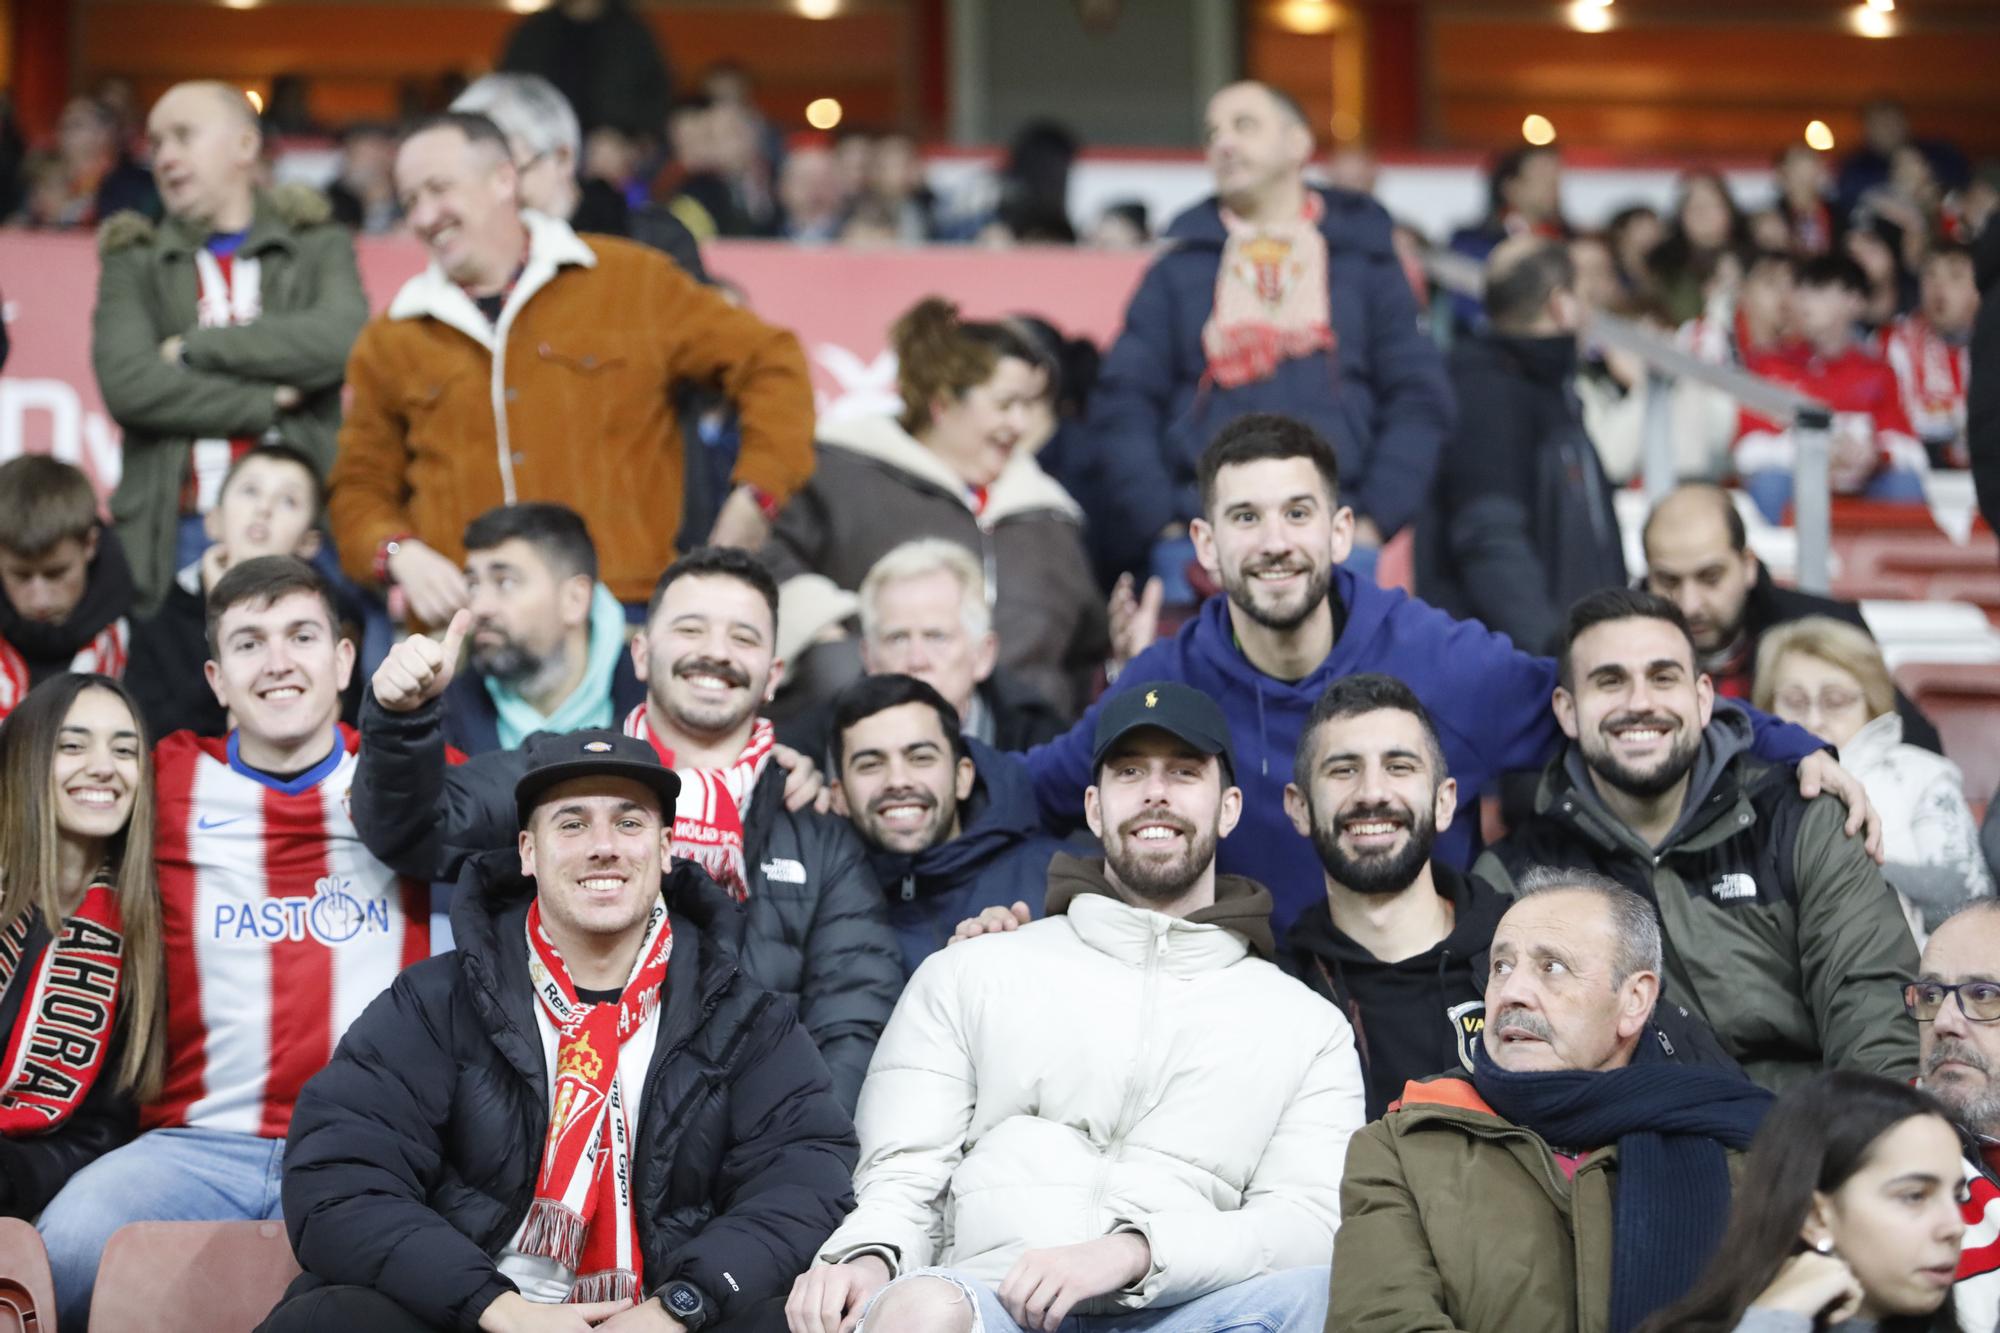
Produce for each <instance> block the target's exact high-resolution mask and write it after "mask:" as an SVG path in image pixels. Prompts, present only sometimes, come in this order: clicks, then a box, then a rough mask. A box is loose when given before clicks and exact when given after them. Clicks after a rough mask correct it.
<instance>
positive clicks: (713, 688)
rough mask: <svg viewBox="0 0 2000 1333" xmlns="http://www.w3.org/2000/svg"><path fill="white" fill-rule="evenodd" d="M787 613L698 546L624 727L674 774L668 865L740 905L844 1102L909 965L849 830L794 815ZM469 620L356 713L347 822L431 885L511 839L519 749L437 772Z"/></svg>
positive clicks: (751, 968) (735, 563)
mask: <svg viewBox="0 0 2000 1333" xmlns="http://www.w3.org/2000/svg"><path fill="white" fill-rule="evenodd" d="M777 616H778V589H777V585H776V584H774V583H773V582H772V581H771V576H770V573H769V572H768V571H767V570H765V568H764V567H763V566H762V565H761V564H759V563H758V562H757V559H756V557H754V556H752V555H749V554H748V553H746V552H743V551H739V550H734V549H730V548H726V547H701V548H698V549H696V550H694V551H691V552H689V553H688V554H687V555H685V556H683V557H682V558H681V559H680V560H678V561H676V562H675V563H674V564H673V565H672V566H670V567H669V568H668V569H667V571H666V573H664V574H662V575H661V576H660V581H659V584H658V585H657V586H656V587H655V588H654V590H653V599H652V606H651V609H650V611H649V613H648V615H647V619H646V625H645V629H644V631H643V632H642V633H641V634H640V635H638V636H637V637H636V638H635V639H634V640H633V643H632V650H631V651H632V665H633V667H634V669H635V670H636V672H637V674H638V677H639V679H640V680H641V681H643V682H644V683H645V685H646V698H645V700H644V701H643V702H642V703H640V704H639V705H638V706H637V707H636V708H634V709H633V710H632V711H631V712H630V713H629V714H627V715H626V717H625V718H624V719H623V731H624V733H625V734H626V735H628V736H635V737H638V738H640V739H643V740H645V741H647V742H648V743H650V744H651V746H652V747H653V750H654V752H655V753H656V754H657V755H658V756H659V758H660V762H661V763H663V764H665V765H667V766H668V767H669V768H672V769H674V770H675V772H676V773H678V774H679V776H680V796H679V800H678V802H677V804H676V808H675V813H674V822H673V855H674V858H675V859H676V860H691V861H696V862H698V863H699V864H700V865H701V867H702V868H703V869H704V870H706V871H707V872H708V874H709V875H710V877H711V878H713V879H714V880H715V881H716V883H718V884H719V885H721V886H722V888H723V889H724V890H726V891H727V892H728V893H729V894H730V895H731V896H732V897H734V898H735V899H736V900H737V901H738V902H741V903H742V904H743V911H744V916H745V938H744V940H743V944H742V961H743V968H744V970H745V971H746V972H747V973H748V974H749V975H750V977H751V979H752V980H754V981H756V982H757V983H758V984H759V985H761V986H763V987H764V988H765V989H767V990H771V991H774V992H776V993H778V994H781V995H785V996H788V997H790V998H791V999H792V1000H794V1001H795V1002H796V1003H797V1004H798V1007H799V1018H800V1021H801V1022H802V1023H803V1024H804V1025H805V1028H806V1031H807V1032H808V1033H810V1034H811V1035H812V1038H813V1041H814V1042H815V1043H816V1044H817V1045H818V1046H819V1050H820V1054H821V1055H822V1056H824V1057H825V1058H826V1062H827V1066H828V1067H829V1068H830V1069H831V1070H832V1071H833V1081H834V1090H835V1091H836V1092H837V1093H838V1094H839V1095H840V1098H841V1102H842V1105H844V1106H848V1107H852V1106H853V1105H854V1101H855V1098H856V1097H857V1096H859V1094H860V1090H861V1079H862V1076H863V1075H864V1074H865V1073H867V1070H868V1060H869V1057H870V1056H871V1055H872V1054H873V1053H874V1050H875V1041H876V1038H877V1037H879V1036H880V1035H881V1032H882V1027H883V1025H884V1024H885V1023H887V1022H888V1019H889V1011H890V1010H891V1009H893V1008H894V1007H895V1003H896V996H897V994H898V993H899V992H900V991H901V990H902V987H903V965H902V957H901V953H900V951H899V949H898V948H897V944H896V936H895V933H894V932H893V931H892V930H891V929H890V928H889V923H888V920H887V918H886V916H885V915H884V911H883V904H882V894H881V890H880V888H879V887H878V886H877V884H876V881H875V876H874V873H873V872H872V871H871V870H870V869H869V866H868V859H867V855H866V849H865V848H864V847H863V846H862V843H861V841H860V839H858V838H857V837H855V835H854V831H853V830H852V829H851V828H849V827H848V825H847V822H846V821H845V820H843V819H840V818H839V817H837V816H835V815H830V814H820V813H818V812H816V811H814V810H812V809H810V808H807V809H803V810H788V809H786V808H785V792H784V788H785V773H784V771H783V770H782V769H781V768H780V767H779V766H778V765H777V764H775V763H773V762H772V749H773V746H774V740H773V735H772V730H771V724H770V723H769V722H767V721H765V720H764V719H762V718H760V717H758V716H757V710H758V709H759V708H760V707H761V706H762V705H763V704H765V703H766V702H768V701H769V699H770V697H771V694H772V692H773V691H774V690H775V689H776V688H777V684H778V681H779V680H780V679H781V678H782V677H783V674H784V662H783V661H782V660H780V659H779V658H778V657H777V650H776V644H777ZM471 619H472V618H471V615H470V613H469V612H461V613H459V614H458V615H456V616H454V617H453V619H452V621H451V626H450V628H449V630H448V631H447V633H446V635H445V638H444V642H443V643H442V644H439V643H436V642H433V641H432V640H430V639H428V638H425V637H424V636H422V635H413V636H411V637H410V638H408V639H405V640H404V641H403V642H402V643H400V644H398V645H397V646H396V648H395V650H394V651H392V652H391V653H390V654H389V656H388V658H387V659H386V660H385V661H384V662H383V664H382V666H381V667H380V668H379V669H378V670H377V671H376V673H375V678H374V681H373V683H372V687H371V690H370V697H369V698H368V699H367V700H366V701H364V703H363V704H362V710H361V734H362V736H363V737H364V738H365V739H366V740H367V744H366V745H364V746H363V756H364V757H363V767H362V776H361V779H360V781H359V782H357V784H356V790H355V795H354V821H355V824H356V826H357V827H358V828H359V829H360V830H361V836H362V838H363V839H364V840H365V841H366V842H367V844H368V846H369V847H370V848H371V849H372V850H374V851H375V853H376V854H377V855H378V856H380V857H381V858H382V859H383V860H384V861H387V862H388V863H389V864H391V865H394V866H398V867H403V868H406V870H407V872H408V873H411V874H415V875H420V876H422V877H424V878H426V879H433V880H436V879H452V878H455V877H456V876H457V873H458V869H459V867H460V865H461V864H462V863H463V861H464V860H465V858H466V857H467V856H470V855H474V854H477V853H479V852H482V851H490V850H492V849H494V848H496V847H505V846H508V845H510V844H511V842H512V841H513V839H514V837H515V835H516V833H517V832H518V826H517V824H516V822H515V818H514V807H513V803H512V798H511V795H510V793H512V791H513V790H514V783H515V782H516V781H517V780H518V779H519V778H520V776H521V773H522V772H523V771H524V767H525V765H526V764H527V762H528V760H527V757H526V755H525V753H524V752H523V751H520V750H496V751H493V752H491V753H488V754H483V755H480V756H478V757H476V758H475V759H473V760H472V761H471V762H469V763H466V764H460V765H455V766H451V767H449V768H447V766H446V764H445V751H446V747H445V741H444V733H443V725H442V723H443V718H442V714H443V709H442V707H441V706H440V703H439V696H441V695H442V694H443V693H444V692H445V690H446V689H447V688H448V687H449V686H450V684H451V681H452V678H453V675H454V674H455V669H456V666H457V661H458V651H459V646H460V643H461V642H462V641H463V640H464V638H465V637H466V633H467V631H468V629H469V628H470V625H471ZM371 747H372V749H371Z"/></svg>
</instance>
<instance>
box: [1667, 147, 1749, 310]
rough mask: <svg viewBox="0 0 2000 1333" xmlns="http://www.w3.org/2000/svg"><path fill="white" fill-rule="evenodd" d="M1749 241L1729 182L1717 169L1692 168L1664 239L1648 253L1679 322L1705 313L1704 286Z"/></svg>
mask: <svg viewBox="0 0 2000 1333" xmlns="http://www.w3.org/2000/svg"><path fill="white" fill-rule="evenodd" d="M1749 241H1750V233H1749V229H1748V227H1746V226H1745V224H1744V221H1743V214H1742V212H1741V210H1739V209H1738V208H1737V207H1736V200H1735V199H1734V198H1733V197H1731V195H1730V193H1729V186H1728V183H1727V182H1725V181H1724V180H1723V179H1722V177H1721V176H1720V175H1719V174H1718V173H1716V172H1713V171H1691V172H1688V173H1687V174H1686V175H1685V176H1683V177H1681V183H1680V197H1679V198H1678V199H1677V200H1676V201H1675V203H1674V211H1673V221H1672V223H1671V224H1670V225H1669V226H1668V228H1667V235H1666V239H1664V240H1662V241H1661V242H1660V243H1659V244H1658V245H1656V246H1654V247H1653V251H1652V253H1651V254H1649V255H1647V256H1646V266H1647V268H1648V270H1649V271H1650V272H1651V274H1652V279H1653V291H1654V293H1655V294H1656V295H1657V296H1658V297H1659V299H1660V300H1661V301H1662V302H1663V303H1664V304H1665V306H1666V309H1667V313H1668V316H1669V318H1671V319H1672V320H1673V321H1674V322H1675V323H1680V322H1682V321H1684V320H1690V319H1693V318H1695V317H1696V316H1697V315H1700V314H1701V313H1702V310H1703V308H1704V306H1705V304H1706V303H1705V302H1704V300H1703V297H1702V288H1703V285H1704V284H1705V283H1706V281H1707V277H1708V274H1709V273H1710V272H1711V271H1712V269H1713V267H1714V265H1715V262H1716V260H1717V258H1718V257H1719V256H1720V255H1722V254H1724V253H1725V252H1727V251H1729V250H1731V249H1741V248H1744V247H1746V246H1747V245H1748V244H1749Z"/></svg>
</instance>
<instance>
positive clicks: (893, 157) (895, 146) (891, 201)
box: [863, 130, 939, 245]
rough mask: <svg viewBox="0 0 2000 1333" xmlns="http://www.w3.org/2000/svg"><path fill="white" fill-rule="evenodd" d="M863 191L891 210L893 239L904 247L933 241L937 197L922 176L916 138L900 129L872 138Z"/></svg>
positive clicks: (935, 235)
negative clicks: (894, 237)
mask: <svg viewBox="0 0 2000 1333" xmlns="http://www.w3.org/2000/svg"><path fill="white" fill-rule="evenodd" d="M863 192H864V194H865V196H866V197H867V198H870V199H873V200H875V201H876V202H877V203H878V204H881V205H885V206H887V207H888V208H890V209H891V210H893V212H894V215H895V218H896V227H895V230H896V239H897V240H899V241H901V242H902V243H903V244H905V245H921V244H923V243H924V242H925V241H930V240H935V239H936V237H937V233H938V207H939V205H938V197H937V192H936V191H935V190H933V189H931V187H930V184H929V183H928V180H927V179H926V177H925V175H924V158H923V154H922V153H921V152H920V151H919V150H918V148H917V141H916V138H915V137H914V136H912V135H910V134H906V133H904V132H902V131H900V130H892V131H890V132H889V133H887V134H880V135H877V136H875V138H874V140H873V146H872V148H871V149H870V151H869V154H868V163H867V173H866V175H865V176H864V178H863Z"/></svg>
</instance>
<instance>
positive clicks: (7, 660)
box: [0, 616, 132, 718]
mask: <svg viewBox="0 0 2000 1333" xmlns="http://www.w3.org/2000/svg"><path fill="white" fill-rule="evenodd" d="M131 652H132V626H131V625H130V624H129V623H128V622H127V621H126V619H125V617H124V616H120V617H118V619H116V620H114V621H112V622H111V623H110V624H109V625H106V626H105V627H104V628H103V629H101V630H99V631H97V637H96V638H94V639H92V640H91V641H90V642H89V643H86V644H85V645H83V647H81V648H79V649H77V652H76V656H75V657H72V658H71V659H70V662H69V668H68V669H69V670H71V671H94V672H96V673H97V674H98V675H100V676H110V677H112V678H113V679H119V678H122V677H123V676H124V675H125V662H126V659H127V658H129V657H130V656H131ZM33 685H34V679H33V673H32V672H31V671H30V670H29V668H28V659H27V658H25V657H23V656H21V654H20V651H19V650H18V649H16V648H15V647H14V645H13V644H11V643H8V642H7V641H6V640H5V639H0V718H4V717H6V716H7V714H9V713H11V712H13V711H14V710H15V709H16V708H19V707H20V706H21V700H22V699H24V698H26V697H27V694H28V691H29V689H30V688H32V687H33Z"/></svg>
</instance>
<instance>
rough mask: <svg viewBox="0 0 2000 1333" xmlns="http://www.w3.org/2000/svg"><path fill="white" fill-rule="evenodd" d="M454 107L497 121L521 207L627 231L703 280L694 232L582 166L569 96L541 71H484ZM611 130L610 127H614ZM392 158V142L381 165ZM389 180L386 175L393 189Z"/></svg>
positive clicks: (594, 227) (583, 226)
mask: <svg viewBox="0 0 2000 1333" xmlns="http://www.w3.org/2000/svg"><path fill="white" fill-rule="evenodd" d="M451 109H452V110H453V111H471V112H477V113H478V114H480V115H483V116H485V117H486V118H487V119H488V120H491V121H492V122H493V123H494V124H495V125H498V126H499V127H500V132H501V133H502V134H504V135H506V136H507V149H508V152H509V153H511V154H512V155H513V159H514V173H515V182H516V188H517V189H518V190H519V191H520V194H521V207H523V208H529V209H533V210H534V211H535V212H537V213H542V214H545V215H547V216H548V217H552V218H556V219H558V220H559V221H563V222H568V223H570V224H571V225H572V226H573V227H574V228H575V229H576V230H577V231H590V232H604V233H607V234H609V235H612V236H629V237H631V238H632V239H633V240H635V241H638V242H639V243H640V244H642V245H647V246H651V247H652V248H653V249H655V250H658V251H659V252H660V253H662V254H664V255H666V256H667V258H669V259H671V260H673V261H674V262H675V263H676V264H679V265H680V266H681V267H682V268H684V269H686V270H687V272H688V275H689V276H690V277H692V278H694V279H695V280H696V281H697V282H706V281H708V275H707V272H706V271H705V270H704V269H703V268H702V263H701V248H700V247H699V246H697V245H696V244H695V239H694V233H693V232H691V231H689V230H688V229H687V226H686V225H685V224H684V223H682V222H681V220H680V219H679V218H677V217H675V216H674V215H673V214H672V213H671V212H669V211H668V210H666V209H664V208H660V207H658V206H656V205H653V204H646V205H643V206H641V207H639V208H633V207H632V206H631V205H630V204H629V203H628V202H627V201H626V199H625V196H624V194H623V193H622V192H620V191H619V190H617V189H616V188H614V187H612V186H611V185H608V184H606V183H605V182H604V181H603V180H601V179H599V178H598V177H596V176H591V177H589V178H588V179H579V174H580V173H582V171H583V131H582V129H581V127H579V125H578V124H577V119H576V112H575V111H574V110H572V109H571V107H570V104H569V100H568V99H567V98H565V97H564V96H563V95H562V92H561V91H560V90H559V89H558V88H557V87H556V86H555V85H554V84H553V83H551V82H549V81H548V80H547V79H545V78H542V77H541V76H540V75H539V74H488V75H485V76H483V77H481V78H477V79H474V80H473V81H472V82H471V83H469V84H467V85H466V88H465V91H464V92H462V93H460V94H459V95H458V96H457V97H455V98H453V99H452V102H451ZM613 133H615V131H613ZM394 164H395V145H394V144H391V145H390V158H389V162H388V164H387V165H386V166H385V171H391V172H392V169H393V167H394ZM394 188H395V182H394V181H393V179H392V180H391V181H390V189H391V191H393V190H394Z"/></svg>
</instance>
